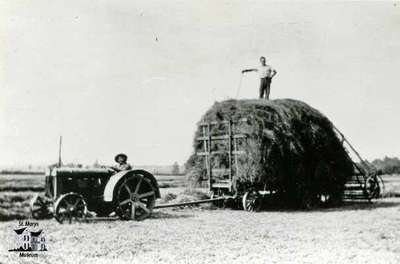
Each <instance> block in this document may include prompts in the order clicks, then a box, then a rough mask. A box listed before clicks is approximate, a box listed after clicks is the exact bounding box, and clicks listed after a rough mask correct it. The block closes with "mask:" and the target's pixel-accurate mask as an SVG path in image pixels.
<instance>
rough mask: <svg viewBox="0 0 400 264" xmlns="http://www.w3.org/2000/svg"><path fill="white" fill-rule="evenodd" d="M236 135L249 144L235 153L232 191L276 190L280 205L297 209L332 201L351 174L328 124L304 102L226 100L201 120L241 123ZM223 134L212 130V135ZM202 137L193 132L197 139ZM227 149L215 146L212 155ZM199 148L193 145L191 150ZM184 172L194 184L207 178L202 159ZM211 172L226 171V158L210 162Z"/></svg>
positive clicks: (219, 129) (197, 158) (193, 158)
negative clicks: (312, 202)
mask: <svg viewBox="0 0 400 264" xmlns="http://www.w3.org/2000/svg"><path fill="white" fill-rule="evenodd" d="M241 118H247V121H246V122H242V123H239V124H238V125H237V126H236V129H235V130H236V131H234V132H235V133H242V134H245V135H246V136H247V139H246V140H245V141H243V142H241V143H240V146H239V148H240V149H241V150H244V151H245V153H246V154H245V155H241V156H240V158H239V161H238V168H237V172H235V174H236V175H238V176H237V177H235V189H236V191H237V192H239V193H240V192H244V191H245V190H246V189H248V188H249V187H256V188H266V189H269V190H274V191H276V192H277V193H278V194H279V195H280V197H281V198H282V200H284V201H286V202H290V203H294V204H297V202H299V201H302V200H304V199H310V197H312V199H318V198H319V196H320V195H322V194H323V195H326V196H329V197H332V198H335V199H336V200H338V199H340V198H341V196H342V194H343V189H344V184H345V182H346V180H347V179H348V178H349V177H350V176H351V174H352V173H353V165H352V162H351V160H350V159H349V157H348V155H346V152H345V150H344V148H343V146H342V144H341V142H340V141H339V139H338V138H337V136H336V134H335V132H334V131H333V128H332V123H331V122H330V121H329V120H328V119H327V118H326V117H325V116H324V115H322V114H321V113H320V112H319V111H317V110H315V109H314V108H312V107H310V106H309V105H307V104H306V103H303V102H300V101H296V100H291V99H278V100H271V101H267V100H228V101H223V102H221V103H215V104H214V105H213V106H212V107H211V109H209V110H208V111H207V112H206V113H205V115H204V116H203V117H202V119H201V122H203V121H222V120H239V119H241ZM223 131H224V132H225V131H226V127H225V128H224V127H222V126H221V127H214V128H213V130H212V134H213V135H217V134H221V132H223ZM201 135H202V132H201V131H199V129H198V131H197V132H196V135H195V138H196V137H198V136H201ZM224 148H226V144H225V145H224V144H221V143H218V142H214V143H213V145H212V150H217V149H218V150H221V149H224ZM202 149H203V146H202V143H201V142H198V141H197V140H195V142H194V150H195V151H201V150H202ZM186 165H187V172H188V175H189V177H191V179H192V180H193V179H194V180H198V179H202V178H203V179H205V178H206V170H205V168H204V157H200V156H197V155H196V154H193V155H192V156H191V157H190V158H189V160H188V162H187V163H186ZM212 165H213V167H214V168H220V167H228V166H229V164H228V159H227V157H225V158H224V157H221V155H218V156H217V155H216V156H214V157H213V158H212Z"/></svg>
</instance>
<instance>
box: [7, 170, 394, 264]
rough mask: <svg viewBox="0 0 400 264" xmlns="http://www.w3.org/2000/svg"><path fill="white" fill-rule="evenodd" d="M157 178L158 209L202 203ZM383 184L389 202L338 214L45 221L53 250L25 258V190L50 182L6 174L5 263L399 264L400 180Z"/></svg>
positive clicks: (177, 212) (207, 210)
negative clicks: (18, 247) (15, 249)
mask: <svg viewBox="0 0 400 264" xmlns="http://www.w3.org/2000/svg"><path fill="white" fill-rule="evenodd" d="M164 177H165V178H164ZM157 178H158V181H159V182H160V185H161V186H162V184H163V183H165V185H164V186H168V187H167V188H166V187H164V188H161V194H162V197H163V198H162V199H161V200H158V201H157V203H168V202H182V201H188V200H196V199H202V198H204V193H203V192H202V191H206V190H200V191H195V192H193V191H191V192H187V191H186V192H185V189H186V188H185V187H184V186H183V184H184V179H183V178H182V177H180V178H177V177H174V176H171V177H168V176H160V177H157ZM384 180H385V192H384V196H386V197H391V198H383V199H379V200H377V201H375V202H374V203H372V204H366V203H361V204H348V205H345V206H342V207H339V208H330V209H319V210H313V211H299V210H297V211H290V210H273V211H263V212H259V213H249V212H245V211H240V210H229V209H226V210H220V209H216V210H215V208H214V207H212V206H211V207H210V206H205V207H192V208H183V209H182V208H173V209H162V210H156V211H155V212H154V214H153V216H152V217H151V218H150V219H147V220H145V221H142V222H130V221H119V220H118V221H114V220H113V221H98V222H90V223H79V224H73V225H60V224H58V223H57V222H56V221H55V220H54V219H49V220H40V221H39V222H40V226H41V228H43V229H44V230H45V232H46V237H47V241H48V248H49V251H48V252H46V253H42V254H40V256H39V257H38V258H20V257H18V253H10V252H7V249H8V248H9V247H11V246H9V245H10V243H11V244H12V242H10V236H11V234H12V228H13V227H15V226H16V224H17V222H16V221H15V220H14V219H17V218H26V217H27V216H28V215H29V209H28V200H29V198H30V197H32V196H33V195H34V194H35V193H36V192H35V191H34V190H32V189H29V190H28V191H27V188H31V187H32V186H34V187H35V188H36V187H37V188H43V182H44V178H43V176H37V175H34V176H30V177H29V176H26V175H24V176H14V177H13V176H6V177H3V176H0V188H3V189H2V190H7V191H1V192H0V213H1V217H2V218H1V219H2V220H3V221H2V222H0V241H2V242H1V243H0V263H35V262H36V263H60V262H61V263H96V264H98V263H157V262H161V263H210V262H213V263H245V262H248V263H400V198H398V196H400V177H399V176H384ZM10 190H13V191H10ZM213 209H214V210H213ZM4 220H9V221H4ZM11 220H12V221H11Z"/></svg>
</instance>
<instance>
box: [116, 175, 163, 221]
mask: <svg viewBox="0 0 400 264" xmlns="http://www.w3.org/2000/svg"><path fill="white" fill-rule="evenodd" d="M155 201H156V191H155V188H154V187H153V185H152V184H151V181H150V180H149V179H147V178H146V177H145V176H144V175H141V174H131V175H129V176H127V177H126V178H125V179H123V181H122V183H121V184H119V186H118V187H117V190H116V206H117V208H116V212H117V214H118V216H119V217H120V218H121V219H123V220H137V221H141V220H144V219H146V218H147V217H149V216H150V215H151V213H152V211H153V208H154V205H155Z"/></svg>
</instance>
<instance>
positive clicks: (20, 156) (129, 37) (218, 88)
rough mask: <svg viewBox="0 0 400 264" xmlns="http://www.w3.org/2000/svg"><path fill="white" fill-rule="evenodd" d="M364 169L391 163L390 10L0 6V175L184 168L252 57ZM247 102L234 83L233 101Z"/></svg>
mask: <svg viewBox="0 0 400 264" xmlns="http://www.w3.org/2000/svg"><path fill="white" fill-rule="evenodd" d="M261 55H264V56H266V57H267V63H270V64H272V65H273V66H274V67H275V68H276V69H277V71H278V75H277V76H276V77H275V79H274V80H273V83H272V92H271V97H272V98H295V99H300V100H304V101H305V102H307V103H309V104H310V105H311V106H313V107H315V108H317V109H319V110H321V111H322V112H323V113H324V114H325V115H327V116H328V118H330V119H331V120H332V121H333V122H334V123H335V124H336V125H337V126H338V127H339V128H340V129H341V130H342V131H343V133H344V134H345V135H346V136H347V137H348V138H349V139H350V140H351V141H352V142H353V144H354V145H355V146H356V148H357V149H358V150H359V151H360V152H361V154H364V156H365V157H366V158H368V159H371V158H376V157H383V156H384V155H389V156H400V140H399V138H400V124H399V121H400V118H399V113H400V103H399V97H400V86H399V83H400V3H399V2H398V1H397V2H394V1H387V2H379V3H378V2H364V3H340V2H335V3H327V2H325V3H318V2H285V3H280V2H265V1H251V2H250V1H249V2H247V1H240V2H239V1H153V2H152V1H128V0H126V1H115V0H114V1H93V0H90V1H89V0H86V1H83V0H79V1H71V0H69V1H55V0H48V1H45V0H35V1H16V0H13V1H0V92H1V96H0V165H2V166H10V165H18V164H48V163H50V162H54V161H56V160H57V149H58V145H57V144H58V137H59V136H60V135H63V137H64V149H63V159H64V161H66V162H81V163H86V164H92V163H93V162H94V161H95V160H96V159H98V160H99V161H100V162H106V163H111V162H112V159H113V156H114V154H116V153H118V152H126V153H127V154H128V155H129V157H130V161H132V162H133V163H134V164H172V163H173V162H174V161H178V162H179V163H183V162H184V161H185V160H186V159H187V157H188V156H189V154H190V153H191V151H192V138H193V134H194V131H195V129H196V122H197V121H198V120H199V119H200V117H201V115H202V114H203V113H204V112H205V110H206V109H207V108H209V107H210V106H211V105H212V104H213V103H214V101H216V100H217V101H218V100H223V99H226V98H232V97H235V95H236V90H237V88H238V84H239V80H240V71H241V70H242V69H243V68H246V67H253V66H257V65H258V58H259V56H261ZM257 94H258V79H257V74H255V73H249V74H247V75H245V76H244V77H243V82H242V86H241V90H240V95H239V97H240V98H252V97H256V96H257Z"/></svg>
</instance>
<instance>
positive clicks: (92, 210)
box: [30, 167, 160, 223]
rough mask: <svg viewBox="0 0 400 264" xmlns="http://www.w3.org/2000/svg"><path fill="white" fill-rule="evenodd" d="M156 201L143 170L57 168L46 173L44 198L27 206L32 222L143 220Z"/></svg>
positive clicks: (156, 193)
mask: <svg viewBox="0 0 400 264" xmlns="http://www.w3.org/2000/svg"><path fill="white" fill-rule="evenodd" d="M159 197H160V191H159V188H158V184H157V181H156V179H155V177H154V176H153V175H152V174H151V173H149V172H147V171H145V170H129V171H121V172H116V171H113V170H112V169H108V168H99V169H81V168H63V167H61V168H52V169H50V170H49V171H48V172H47V173H46V177H45V194H44V196H39V195H36V196H35V197H34V198H33V199H32V200H31V204H30V205H31V212H32V217H33V218H36V219H40V218H46V217H54V218H55V219H56V220H57V221H58V222H60V223H63V222H64V221H67V222H69V223H71V222H72V221H80V220H82V219H86V218H88V217H108V216H110V215H116V216H118V217H119V218H120V219H125V220H128V219H133V220H143V219H145V218H147V217H149V216H150V214H151V213H152V210H153V208H154V205H155V201H156V199H157V198H159Z"/></svg>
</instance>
